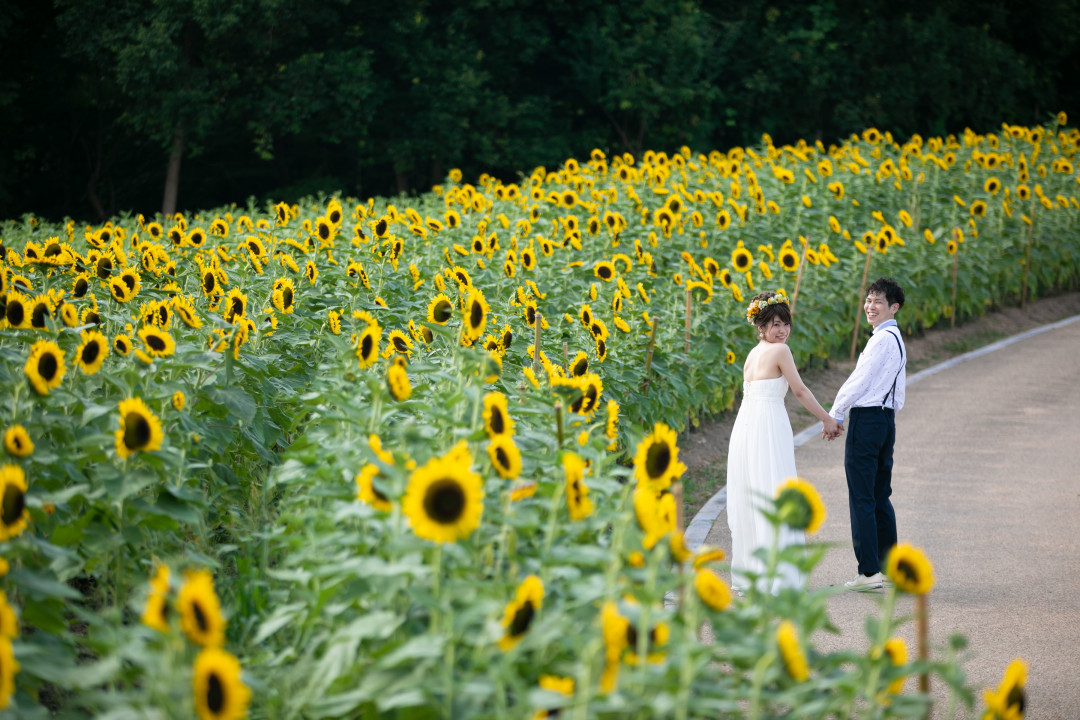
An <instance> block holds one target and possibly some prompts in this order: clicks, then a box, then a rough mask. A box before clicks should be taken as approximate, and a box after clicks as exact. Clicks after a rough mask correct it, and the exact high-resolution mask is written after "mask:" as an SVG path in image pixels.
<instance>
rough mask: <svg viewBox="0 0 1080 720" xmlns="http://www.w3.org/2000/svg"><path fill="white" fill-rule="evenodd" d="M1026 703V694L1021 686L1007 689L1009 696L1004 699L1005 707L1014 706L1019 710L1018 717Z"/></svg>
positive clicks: (1021, 715) (1022, 712) (1022, 714)
mask: <svg viewBox="0 0 1080 720" xmlns="http://www.w3.org/2000/svg"><path fill="white" fill-rule="evenodd" d="M1026 705H1027V695H1026V694H1025V693H1024V689H1023V688H1022V687H1019V686H1017V687H1014V688H1013V689H1012V690H1010V691H1009V697H1008V699H1006V700H1005V707H1007V708H1011V707H1015V708H1017V709H1019V710H1020V717H1023V716H1024V707H1025V706H1026Z"/></svg>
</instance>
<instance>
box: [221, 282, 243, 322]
mask: <svg viewBox="0 0 1080 720" xmlns="http://www.w3.org/2000/svg"><path fill="white" fill-rule="evenodd" d="M221 315H222V317H223V318H225V322H228V323H235V322H236V321H237V320H239V319H240V318H242V317H244V316H245V315H247V295H246V294H245V293H242V292H240V289H239V288H233V289H232V290H230V291H229V294H228V295H226V296H225V300H224V302H223V304H222V310H221Z"/></svg>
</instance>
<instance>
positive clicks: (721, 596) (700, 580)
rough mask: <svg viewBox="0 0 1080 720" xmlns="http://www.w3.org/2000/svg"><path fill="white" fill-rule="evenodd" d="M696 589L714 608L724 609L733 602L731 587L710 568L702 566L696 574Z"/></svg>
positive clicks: (704, 601) (703, 600)
mask: <svg viewBox="0 0 1080 720" xmlns="http://www.w3.org/2000/svg"><path fill="white" fill-rule="evenodd" d="M694 590H695V591H697V594H698V597H699V598H701V601H702V602H703V603H705V604H706V605H707V606H708V607H710V608H711V609H713V610H724V609H726V608H727V607H728V605H730V604H731V588H729V587H728V586H727V583H725V582H724V580H723V579H722V578H721V577H720V576H719V575H717V574H716V573H715V572H713V571H712V570H710V569H709V568H700V569H698V571H697V572H696V573H695V574H694Z"/></svg>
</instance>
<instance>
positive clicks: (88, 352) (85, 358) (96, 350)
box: [81, 341, 101, 365]
mask: <svg viewBox="0 0 1080 720" xmlns="http://www.w3.org/2000/svg"><path fill="white" fill-rule="evenodd" d="M99 355H101V347H100V346H99V345H98V343H97V341H92V342H88V343H86V346H85V347H84V348H83V350H82V355H81V358H82V362H83V364H84V365H93V364H94V361H95V360H97V359H98V356H99Z"/></svg>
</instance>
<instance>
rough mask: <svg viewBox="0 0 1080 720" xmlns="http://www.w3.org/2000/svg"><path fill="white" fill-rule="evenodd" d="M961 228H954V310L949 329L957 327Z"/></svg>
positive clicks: (950, 315) (951, 314)
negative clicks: (957, 282) (957, 280)
mask: <svg viewBox="0 0 1080 720" xmlns="http://www.w3.org/2000/svg"><path fill="white" fill-rule="evenodd" d="M959 237H960V228H953V240H956V252H955V253H953V258H952V310H951V311H950V312H949V327H951V328H954V327H956V271H957V270H958V269H959V267H960V241H959V239H958V238H959Z"/></svg>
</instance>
